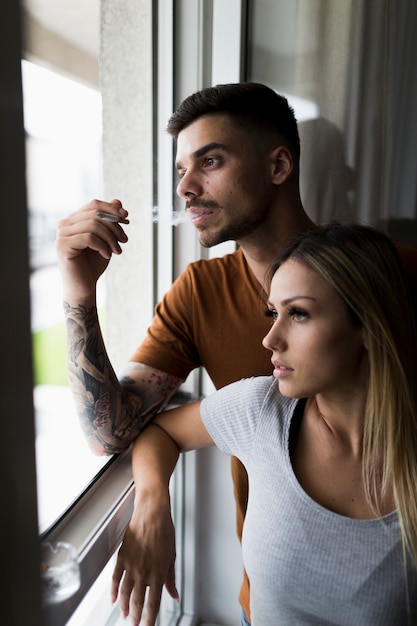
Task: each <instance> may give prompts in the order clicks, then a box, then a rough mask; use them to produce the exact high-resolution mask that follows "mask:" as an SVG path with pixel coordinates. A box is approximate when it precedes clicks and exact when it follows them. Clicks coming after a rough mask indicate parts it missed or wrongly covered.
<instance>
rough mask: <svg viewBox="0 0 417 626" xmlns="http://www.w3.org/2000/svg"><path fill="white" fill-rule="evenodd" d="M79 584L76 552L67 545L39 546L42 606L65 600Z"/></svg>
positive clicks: (59, 542) (62, 543) (61, 543)
mask: <svg viewBox="0 0 417 626" xmlns="http://www.w3.org/2000/svg"><path fill="white" fill-rule="evenodd" d="M80 583H81V574H80V566H79V564H78V555H77V551H76V549H75V548H74V546H72V545H71V544H69V543H65V542H63V541H58V543H56V544H55V545H52V544H50V543H43V544H42V545H41V585H42V600H43V603H44V604H56V603H58V602H62V601H63V600H67V598H70V597H71V596H72V595H73V594H74V593H75V592H76V591H78V589H79V587H80Z"/></svg>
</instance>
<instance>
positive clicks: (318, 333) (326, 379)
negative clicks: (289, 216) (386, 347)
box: [263, 259, 368, 398]
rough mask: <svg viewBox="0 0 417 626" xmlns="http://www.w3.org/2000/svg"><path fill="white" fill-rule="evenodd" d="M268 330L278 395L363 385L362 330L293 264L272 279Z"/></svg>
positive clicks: (322, 285) (322, 284)
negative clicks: (271, 320)
mask: <svg viewBox="0 0 417 626" xmlns="http://www.w3.org/2000/svg"><path fill="white" fill-rule="evenodd" d="M268 308H269V311H270V314H271V317H272V319H273V320H274V321H273V325H272V328H271V330H270V331H269V333H268V334H267V335H266V337H265V338H264V340H263V345H264V346H265V347H266V348H268V349H269V350H271V351H272V358H271V361H272V364H273V366H274V372H273V375H274V376H275V378H276V379H277V380H278V381H279V388H280V391H281V393H282V394H283V395H285V396H289V397H294V398H303V397H311V396H314V395H316V394H324V393H325V394H332V395H333V396H334V395H336V396H337V395H338V394H346V393H348V394H349V393H354V392H355V391H356V390H357V389H358V385H359V388H360V389H363V386H364V381H365V383H366V372H367V363H368V360H367V352H366V348H365V345H364V332H363V329H362V328H360V327H358V326H355V325H354V324H353V322H352V320H351V318H350V316H349V314H348V311H347V309H346V306H345V304H344V302H343V301H342V299H341V298H340V296H339V295H338V294H337V292H336V291H335V290H334V289H333V288H332V287H330V286H329V285H328V284H327V283H326V281H325V280H324V279H323V278H321V277H320V276H319V275H318V274H317V273H316V272H315V271H313V270H311V269H310V268H308V267H307V266H306V265H304V264H303V263H301V262H300V261H297V260H295V259H289V260H288V261H286V262H285V263H284V264H283V265H281V267H280V268H279V269H278V270H277V272H276V273H275V275H274V277H273V279H272V283H271V290H270V295H269V300H268Z"/></svg>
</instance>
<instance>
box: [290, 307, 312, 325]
mask: <svg viewBox="0 0 417 626" xmlns="http://www.w3.org/2000/svg"><path fill="white" fill-rule="evenodd" d="M289 314H290V316H291V317H293V318H294V319H295V321H296V322H303V321H304V320H305V319H307V317H308V313H307V312H306V311H303V310H302V309H296V308H292V309H290V311H289Z"/></svg>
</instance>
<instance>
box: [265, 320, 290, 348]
mask: <svg viewBox="0 0 417 626" xmlns="http://www.w3.org/2000/svg"><path fill="white" fill-rule="evenodd" d="M262 345H263V346H264V347H265V348H267V349H268V350H271V351H272V352H273V351H274V350H278V352H282V351H283V350H284V349H285V340H284V337H283V333H282V329H281V324H280V323H279V320H277V321H276V322H274V323H273V325H272V326H271V328H270V330H269V332H268V333H267V334H266V335H265V337H264V338H263V340H262Z"/></svg>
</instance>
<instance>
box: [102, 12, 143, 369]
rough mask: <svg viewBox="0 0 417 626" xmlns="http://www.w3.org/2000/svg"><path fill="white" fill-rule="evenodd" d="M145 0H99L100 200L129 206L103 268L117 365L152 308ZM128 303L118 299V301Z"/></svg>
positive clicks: (111, 345) (133, 345)
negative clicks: (114, 251)
mask: <svg viewBox="0 0 417 626" xmlns="http://www.w3.org/2000/svg"><path fill="white" fill-rule="evenodd" d="M151 24H152V20H151V3H150V2H149V1H148V0H126V1H124V2H120V1H118V0H103V2H102V12H101V54H100V82H101V92H102V97H103V126H104V132H103V136H104V146H103V159H104V161H103V162H104V180H105V199H108V200H110V199H112V198H119V199H120V200H122V202H123V205H124V206H125V208H126V209H127V210H128V211H129V218H130V221H131V223H130V225H129V226H128V227H127V228H126V233H127V234H128V237H129V242H128V244H127V245H125V246H124V252H123V254H122V255H121V256H119V257H113V259H112V261H111V263H110V266H109V269H108V270H107V272H106V275H105V280H106V294H107V295H106V302H107V320H106V328H107V330H106V336H107V346H108V351H109V355H110V359H111V361H112V363H113V365H114V367H115V369H116V370H117V371H118V370H119V369H120V367H123V365H124V364H125V362H126V361H127V360H128V358H129V357H130V355H131V353H132V352H133V350H134V349H135V348H136V346H137V345H138V343H139V342H140V341H141V340H142V338H143V335H144V333H145V330H146V327H147V325H148V323H149V321H150V319H151V315H152V275H151V268H152V109H151V105H152V100H151V97H152V47H151ZM124 302H125V303H126V304H125V305H124V304H121V303H124Z"/></svg>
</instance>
